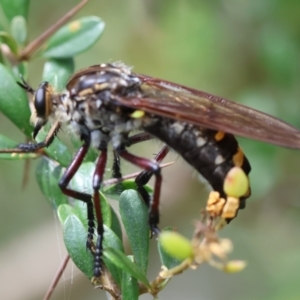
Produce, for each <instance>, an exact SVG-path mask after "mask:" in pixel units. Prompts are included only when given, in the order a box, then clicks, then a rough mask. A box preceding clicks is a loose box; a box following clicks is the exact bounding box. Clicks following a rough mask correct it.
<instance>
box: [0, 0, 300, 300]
mask: <svg viewBox="0 0 300 300" xmlns="http://www.w3.org/2000/svg"><path fill="white" fill-rule="evenodd" d="M76 3H78V1H74V0H65V1H58V0H45V1H32V5H31V9H30V16H29V20H30V23H29V32H30V37H29V38H30V39H31V40H32V39H33V38H35V37H36V36H38V35H39V34H40V33H41V32H43V30H45V29H47V28H48V27H49V26H50V25H51V24H53V23H54V22H55V21H56V20H58V19H59V18H60V17H61V16H62V15H63V14H64V13H66V12H67V11H68V10H69V9H70V8H72V7H73V6H74V5H75V4H76ZM86 15H97V16H99V17H101V18H102V19H103V20H104V21H105V23H106V29H105V31H104V34H103V36H102V38H101V39H100V41H99V42H98V43H97V44H96V45H95V46H94V47H93V48H92V49H90V50H89V51H87V52H86V53H84V54H82V55H80V56H78V57H77V58H76V69H80V68H83V67H86V66H89V65H92V64H98V63H101V62H113V61H123V62H124V63H126V64H128V65H131V66H133V67H134V71H135V72H139V73H144V74H147V75H151V76H155V77H160V78H164V79H167V80H170V81H174V82H178V83H180V84H184V85H187V86H190V87H194V88H197V89H200V90H204V91H207V92H210V93H212V94H217V95H221V96H224V97H225V98H229V99H232V100H234V101H238V102H241V103H244V104H246V105H249V106H251V107H254V108H256V109H259V110H262V111H265V112H268V113H270V114H272V115H275V116H277V117H279V118H281V119H284V120H286V121H287V122H289V123H292V124H293V125H295V126H296V127H298V128H300V118H299V112H300V103H299V100H300V84H299V82H300V81H299V79H300V18H299V15H300V2H299V1H298V0H285V1H284V0H277V1H274V0H264V1H261V0H247V1H246V0H244V1H242V0H239V1H238V0H227V1H221V0H216V1H204V0H164V1H162V0H143V1H141V0H127V1H120V0H101V1H100V0H90V2H89V3H88V5H87V6H86V7H85V8H84V9H83V10H82V11H81V12H80V13H79V14H78V15H77V17H79V16H86ZM1 18H2V17H1ZM42 65H43V62H42V61H41V60H36V61H34V62H33V63H32V64H31V68H30V83H31V84H32V85H33V86H37V84H38V83H39V82H40V77H41V73H42ZM0 130H1V133H3V134H6V135H9V136H11V137H12V138H14V139H15V140H19V141H20V142H22V141H23V140H24V138H23V136H22V135H21V134H20V133H19V132H18V130H17V129H15V128H14V126H13V125H12V124H10V123H9V121H7V120H6V119H5V118H4V117H3V116H1V119H0ZM240 143H241V147H242V148H243V149H244V151H245V153H246V155H247V157H248V158H249V160H250V162H251V163H252V168H253V169H252V172H251V175H250V179H251V183H252V191H253V195H252V197H251V198H250V199H249V200H248V202H247V208H246V210H244V211H241V212H240V213H239V216H238V218H237V219H236V220H234V221H233V222H232V223H231V224H230V226H228V227H227V228H225V230H223V231H222V232H221V235H222V236H224V237H228V238H230V239H231V240H232V241H233V243H234V247H235V248H234V252H233V254H232V258H234V259H243V260H246V261H247V262H248V266H247V268H246V269H245V270H244V271H243V272H241V273H238V274H235V275H228V274H224V273H221V272H219V271H216V270H214V269H212V268H210V267H207V266H203V267H201V268H199V269H198V270H197V271H189V272H186V273H185V274H183V275H180V276H177V277H176V278H174V279H173V280H172V281H171V283H170V284H169V286H168V287H167V288H166V289H165V290H164V291H163V292H162V293H161V294H160V299H210V300H215V299H216V300H217V299H243V300H244V299H245V300H248V299H249V300H250V299H264V300H266V299H272V300H274V299H275V300H279V299H285V300H287V299H289V300H291V299H300V235H299V231H300V152H299V151H293V150H288V149H283V148H279V147H275V146H272V145H267V144H264V143H260V142H256V141H252V140H246V139H240ZM159 146H160V143H159V142H153V141H151V142H147V143H144V144H143V145H139V146H138V147H135V149H134V152H135V153H138V154H139V155H145V156H147V157H151V156H152V154H154V153H156V151H157V150H158V149H159ZM172 160H175V162H176V163H175V164H174V165H172V166H171V167H169V168H168V169H166V170H164V172H163V176H164V179H163V194H162V198H161V224H160V226H161V228H163V227H164V226H167V225H173V226H176V227H177V228H178V231H179V232H181V233H183V234H185V235H186V236H188V237H189V236H191V234H192V230H193V226H192V224H193V220H194V219H197V218H199V216H200V209H201V208H203V207H204V205H205V200H206V197H207V189H206V188H205V187H204V186H203V184H201V183H200V182H199V180H198V176H197V174H196V172H195V171H193V170H192V168H191V167H189V166H187V165H186V164H185V163H184V162H183V161H182V160H181V159H180V158H179V157H178V156H176V154H174V155H170V156H169V157H168V161H172ZM35 164H36V162H34V163H32V168H31V172H30V179H29V184H28V185H27V187H26V188H25V189H23V190H22V188H21V182H22V176H23V169H24V164H23V162H16V161H12V162H11V161H0V168H1V171H0V191H1V192H0V195H1V196H0V201H1V207H0V282H1V284H0V296H1V299H10V300H13V299H28V300H29V299H42V297H43V295H44V294H45V292H46V290H47V288H48V286H49V285H50V282H51V280H52V278H53V277H54V274H55V272H56V270H57V269H58V267H59V264H60V262H61V258H62V257H63V256H64V251H65V250H64V245H63V242H62V239H61V236H60V235H61V233H60V224H59V222H58V220H57V219H56V217H55V215H54V213H53V212H52V210H51V208H50V207H49V206H48V204H47V202H46V201H45V200H44V198H43V196H42V195H41V192H40V191H39V189H38V187H37V184H36V183H35V174H34V166H35ZM132 170H134V169H133V168H132V167H131V166H130V165H127V164H126V163H124V164H123V173H124V174H127V173H129V172H131V171H132ZM151 247H152V250H151V253H152V256H153V257H152V258H151V260H150V268H149V278H151V279H152V278H154V276H155V275H156V274H157V272H158V271H159V267H160V266H159V264H158V259H157V250H156V242H155V239H153V240H152V241H151ZM83 298H84V299H106V298H105V294H104V292H102V291H101V290H95V289H94V288H93V286H92V285H91V284H90V282H89V281H88V279H87V278H85V277H84V276H83V275H82V274H81V273H80V272H79V271H78V270H77V269H75V267H74V266H72V264H70V268H69V269H68V271H67V272H66V274H65V276H64V279H63V280H61V282H60V283H59V286H58V288H57V290H56V292H55V294H54V296H53V298H52V299H72V300H73V299H83ZM141 299H150V297H149V296H144V297H141Z"/></svg>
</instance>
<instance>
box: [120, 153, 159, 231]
mask: <svg viewBox="0 0 300 300" xmlns="http://www.w3.org/2000/svg"><path fill="white" fill-rule="evenodd" d="M118 153H119V155H120V156H121V157H122V158H123V159H125V160H127V161H129V162H131V163H132V164H134V165H136V166H138V167H140V168H143V169H145V170H146V171H149V172H151V174H153V175H155V177H156V180H155V184H154V195H153V200H152V201H150V203H149V225H150V229H151V231H152V233H157V232H159V229H158V227H157V224H158V223H159V197H160V190H161V182H162V177H161V172H160V166H159V164H158V163H157V162H156V161H151V160H149V159H146V158H143V157H139V156H135V155H133V154H131V153H129V152H127V151H126V150H125V149H121V150H118Z"/></svg>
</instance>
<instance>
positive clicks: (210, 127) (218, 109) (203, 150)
mask: <svg viewBox="0 0 300 300" xmlns="http://www.w3.org/2000/svg"><path fill="white" fill-rule="evenodd" d="M19 85H20V86H21V87H22V88H24V89H25V90H26V91H28V92H30V93H31V94H33V103H34V108H35V111H34V112H33V115H32V120H34V131H33V138H35V137H36V135H37V134H38V132H39V131H40V129H41V128H42V127H43V126H44V125H45V124H46V123H47V122H51V124H52V127H51V129H50V131H49V133H48V135H47V137H46V139H45V140H44V141H43V142H40V143H35V144H33V143H30V144H20V145H19V146H17V147H16V148H15V149H5V150H1V151H0V152H9V153H13V152H17V153H24V152H36V151H38V150H39V149H41V148H44V147H48V146H49V145H50V144H51V143H52V141H53V140H54V138H55V136H56V135H57V132H58V131H59V129H60V128H61V126H62V124H67V125H68V126H69V128H70V130H71V131H72V132H73V133H74V134H75V135H77V136H78V137H79V138H80V140H81V141H82V146H81V147H80V148H79V150H78V152H77V153H76V155H75V157H74V159H73V161H72V162H71V164H70V165H69V167H68V168H67V169H66V171H65V173H64V175H63V176H62V178H61V180H60V182H59V186H60V188H61V190H62V192H63V193H64V194H65V195H67V196H70V197H73V198H75V199H78V200H80V201H83V202H84V203H86V204H87V207H88V209H87V214H88V216H87V217H88V237H87V247H88V248H89V249H91V250H92V252H93V254H94V276H95V278H98V277H99V276H100V275H101V264H102V244H103V231H104V229H103V220H102V214H101V206H100V199H99V193H98V191H99V188H100V185H101V182H102V179H103V174H104V170H105V165H106V160H107V147H108V145H109V144H111V145H112V147H113V150H114V153H115V157H116V158H117V159H118V158H119V157H121V158H122V159H125V160H127V161H129V162H131V163H132V164H134V165H136V166H138V167H140V168H142V169H144V170H145V171H143V172H142V173H141V174H140V175H139V176H138V177H137V178H136V184H137V189H138V191H139V193H140V195H141V197H142V199H143V200H144V201H145V202H146V204H147V205H148V207H149V225H150V229H151V231H152V232H157V231H158V227H157V226H158V223H159V198H160V190H161V183H162V177H161V172H160V167H159V162H160V161H161V160H162V159H163V158H164V157H165V156H166V155H167V153H168V149H169V148H171V149H173V150H175V151H176V152H177V153H178V154H179V155H180V156H181V157H182V158H183V159H184V160H186V161H187V162H188V163H189V164H190V165H191V166H192V167H193V168H195V169H196V170H197V171H198V172H199V173H200V174H201V175H202V176H203V177H204V178H205V179H206V180H207V181H208V182H209V184H210V185H211V186H212V188H213V190H214V191H217V192H219V194H220V195H221V196H222V197H224V198H225V200H226V194H225V193H224V191H223V182H224V178H225V177H226V174H227V173H228V171H229V170H231V169H232V168H233V167H235V166H238V167H240V168H242V170H243V171H244V172H245V174H247V175H248V174H249V172H250V169H251V167H250V164H249V161H248V160H247V158H246V157H245V155H244V154H243V152H242V150H241V149H240V148H239V146H238V143H237V141H236V139H235V137H234V136H233V134H237V135H240V136H244V137H247V138H252V139H256V140H260V141H265V142H268V143H272V144H275V145H279V146H284V147H288V148H294V149H300V131H299V130H298V129H296V128H294V127H292V126H291V125H289V124H287V123H285V122H283V121H280V120H279V119H276V118H274V117H272V116H269V115H267V114H264V113H262V112H259V111H257V110H254V109H251V108H248V107H246V106H243V105H241V104H237V103H234V102H231V101H228V100H226V99H223V98H220V97H217V96H213V95H211V94H207V93H204V92H201V91H198V90H195V89H191V88H188V87H185V86H181V85H177V84H174V83H171V82H168V81H165V80H160V79H157V78H153V77H149V76H145V75H140V74H135V73H132V72H131V69H130V68H129V67H127V66H125V65H124V64H122V63H114V64H100V65H94V66H91V67H89V68H86V69H83V70H80V71H78V72H77V73H75V74H74V75H73V76H72V77H71V78H70V79H69V81H68V83H67V86H66V90H65V92H63V93H56V92H55V91H54V90H53V89H52V87H51V85H50V84H49V83H48V82H43V83H41V84H40V86H39V87H38V88H37V90H34V89H33V88H31V87H30V86H29V85H28V84H27V83H26V82H25V81H24V80H23V83H19ZM137 130H138V131H141V134H138V135H133V136H132V132H134V131H137ZM150 138H157V139H159V140H160V141H162V142H163V143H165V144H166V146H165V147H164V148H163V149H162V151H161V152H160V153H159V155H158V157H157V160H156V161H152V160H149V159H147V158H143V157H139V156H137V155H134V154H131V153H130V152H128V151H127V148H128V147H129V146H130V145H131V144H132V143H135V142H137V141H141V140H146V139H150ZM89 147H94V148H96V149H98V150H99V151H100V155H99V158H98V160H97V163H96V168H95V173H94V176H93V180H92V183H91V184H92V186H93V190H94V193H93V195H89V194H86V193H84V192H82V191H75V190H72V189H70V188H69V187H68V185H69V183H70V181H71V179H72V178H73V176H74V174H75V173H76V172H77V170H78V168H79V167H80V165H81V163H82V161H83V159H84V157H85V155H86V153H87V151H88V149H89ZM117 159H116V161H117ZM115 165H116V167H114V168H115V173H116V174H118V170H117V169H118V168H119V167H118V166H119V164H118V163H116V164H115ZM152 175H154V176H155V184H154V193H153V197H152V198H151V197H150V196H149V195H148V193H147V192H146V190H145V189H144V187H143V186H144V185H145V184H146V183H147V182H148V181H149V179H150V177H151V176H152ZM249 196H250V189H249V190H248V191H247V192H246V193H245V194H244V195H243V196H241V197H240V198H239V208H244V206H245V199H246V198H247V197H249ZM93 208H95V213H96V218H95V220H96V222H97V225H96V226H95V225H94V212H93V211H94V210H93ZM236 213H237V212H235V214H234V215H233V216H232V217H230V218H227V221H230V219H232V218H234V217H235V215H236ZM95 227H96V230H97V233H98V238H97V241H96V244H95V245H94V244H93V241H92V239H93V234H94V228H95Z"/></svg>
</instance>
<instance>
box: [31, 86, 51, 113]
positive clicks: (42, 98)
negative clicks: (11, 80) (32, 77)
mask: <svg viewBox="0 0 300 300" xmlns="http://www.w3.org/2000/svg"><path fill="white" fill-rule="evenodd" d="M34 107H35V110H36V114H37V116H38V117H39V118H42V119H46V118H47V117H48V116H49V115H50V113H51V108H52V88H51V86H50V84H49V83H48V82H47V81H44V82H42V83H41V84H40V86H39V87H38V89H37V90H36V92H35V95H34Z"/></svg>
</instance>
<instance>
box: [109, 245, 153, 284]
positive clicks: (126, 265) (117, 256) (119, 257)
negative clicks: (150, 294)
mask: <svg viewBox="0 0 300 300" xmlns="http://www.w3.org/2000/svg"><path fill="white" fill-rule="evenodd" d="M103 255H104V257H105V258H107V259H108V260H110V261H111V262H112V263H113V264H115V265H117V266H118V267H119V268H120V269H122V270H123V271H125V272H127V273H129V274H131V275H132V276H133V277H135V278H137V279H138V280H139V281H141V282H142V283H144V284H145V285H146V286H147V287H148V288H149V289H151V285H150V283H149V281H148V279H147V278H146V276H145V275H144V273H143V272H142V271H141V270H140V269H139V268H138V267H137V266H136V265H135V264H134V263H133V262H131V260H130V259H129V258H128V257H127V256H126V255H125V254H124V253H122V252H120V251H118V250H117V249H114V248H106V249H105V250H104V252H103Z"/></svg>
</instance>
